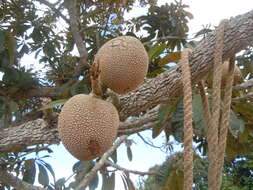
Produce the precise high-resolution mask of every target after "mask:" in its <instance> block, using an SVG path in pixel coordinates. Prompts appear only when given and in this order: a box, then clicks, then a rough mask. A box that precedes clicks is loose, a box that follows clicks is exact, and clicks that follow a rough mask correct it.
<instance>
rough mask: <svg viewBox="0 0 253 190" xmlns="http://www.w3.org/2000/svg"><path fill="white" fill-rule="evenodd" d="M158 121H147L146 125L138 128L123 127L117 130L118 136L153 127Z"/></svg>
mask: <svg viewBox="0 0 253 190" xmlns="http://www.w3.org/2000/svg"><path fill="white" fill-rule="evenodd" d="M159 122H160V121H156V122H152V123H148V124H146V125H143V126H141V127H138V128H132V129H123V130H118V136H121V135H131V134H134V133H138V132H141V131H144V130H147V129H150V128H153V127H154V126H156V125H157V124H158V123H159Z"/></svg>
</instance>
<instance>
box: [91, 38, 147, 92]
mask: <svg viewBox="0 0 253 190" xmlns="http://www.w3.org/2000/svg"><path fill="white" fill-rule="evenodd" d="M95 61H97V62H98V63H99V68H100V70H101V73H100V82H101V83H102V84H104V85H106V86H107V87H108V88H110V89H112V90H113V91H114V92H116V93H119V94H125V93H128V92H130V91H132V90H134V89H136V88H137V87H138V86H139V85H140V84H141V83H142V82H143V80H144V77H145V76H146V74H147V72H148V55H147V52H146V50H145V48H144V46H143V45H142V43H141V42H140V41H139V40H138V39H137V38H134V37H131V36H120V37H117V38H114V39H112V40H109V41H108V42H106V43H105V44H104V45H103V46H102V47H101V48H100V49H99V51H98V53H97V54H96V56H95Z"/></svg>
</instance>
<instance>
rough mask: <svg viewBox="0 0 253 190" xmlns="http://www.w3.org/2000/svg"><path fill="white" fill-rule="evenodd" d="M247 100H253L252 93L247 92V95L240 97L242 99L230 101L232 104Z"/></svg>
mask: <svg viewBox="0 0 253 190" xmlns="http://www.w3.org/2000/svg"><path fill="white" fill-rule="evenodd" d="M249 99H253V92H249V93H248V94H246V95H245V96H242V97H238V98H233V99H232V101H233V102H240V101H242V100H249Z"/></svg>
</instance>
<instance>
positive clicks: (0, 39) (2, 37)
mask: <svg viewBox="0 0 253 190" xmlns="http://www.w3.org/2000/svg"><path fill="white" fill-rule="evenodd" d="M4 43H5V34H4V32H3V31H1V30H0V53H1V52H2V51H3V50H4Z"/></svg>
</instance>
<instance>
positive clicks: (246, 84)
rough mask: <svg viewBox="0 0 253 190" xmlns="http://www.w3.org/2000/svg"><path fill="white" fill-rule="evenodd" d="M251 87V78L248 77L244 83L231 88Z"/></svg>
mask: <svg viewBox="0 0 253 190" xmlns="http://www.w3.org/2000/svg"><path fill="white" fill-rule="evenodd" d="M252 87H253V79H250V80H248V81H246V82H244V83H241V84H239V85H236V86H234V87H233V88H234V89H235V90H242V89H247V88H252Z"/></svg>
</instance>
